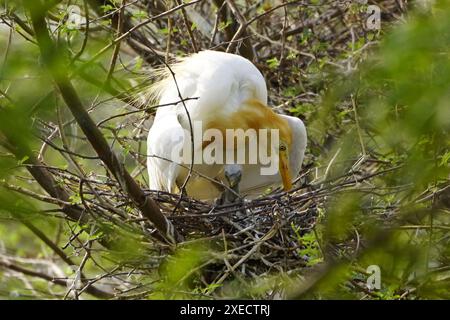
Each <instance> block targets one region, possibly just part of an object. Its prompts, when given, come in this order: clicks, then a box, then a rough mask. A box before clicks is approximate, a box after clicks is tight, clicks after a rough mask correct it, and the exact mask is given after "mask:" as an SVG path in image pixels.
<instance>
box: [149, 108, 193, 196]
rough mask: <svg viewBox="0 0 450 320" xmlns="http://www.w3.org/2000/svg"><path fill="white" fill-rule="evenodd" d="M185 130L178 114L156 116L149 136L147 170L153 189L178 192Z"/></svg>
mask: <svg viewBox="0 0 450 320" xmlns="http://www.w3.org/2000/svg"><path fill="white" fill-rule="evenodd" d="M184 139H185V138H184V131H183V128H182V127H181V125H180V123H179V122H178V121H177V118H176V115H170V114H168V115H166V116H164V117H156V118H155V121H154V123H153V126H152V127H151V129H150V132H149V134H148V138H147V170H148V175H149V186H150V189H152V190H164V191H168V192H176V178H177V176H178V173H179V170H180V166H179V165H178V164H179V163H180V151H181V148H182V147H183V144H184Z"/></svg>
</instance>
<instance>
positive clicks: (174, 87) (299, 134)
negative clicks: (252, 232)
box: [147, 51, 306, 200]
mask: <svg viewBox="0 0 450 320" xmlns="http://www.w3.org/2000/svg"><path fill="white" fill-rule="evenodd" d="M171 69H172V71H173V72H174V73H175V79H176V82H175V81H174V78H173V77H172V76H171V73H170V72H167V73H166V74H165V76H164V79H163V80H161V81H160V82H158V83H157V84H156V85H154V86H153V87H152V88H151V93H152V94H153V95H154V96H156V97H157V98H158V99H159V104H160V105H164V104H170V103H174V102H176V101H179V100H180V94H181V97H183V98H184V99H186V98H198V99H196V100H189V101H185V102H184V103H185V106H186V108H187V110H188V112H189V115H190V117H191V121H192V122H194V121H202V123H203V124H204V125H205V126H206V127H207V128H211V127H212V128H215V127H221V126H222V124H223V126H225V127H226V128H228V127H232V128H240V127H245V128H249V127H255V126H258V127H259V128H265V127H268V128H277V129H278V128H279V129H280V130H282V131H283V132H284V136H285V137H286V139H285V140H289V144H290V145H289V153H288V157H289V171H290V173H291V176H292V177H293V178H295V177H296V176H297V174H298V173H299V171H300V167H301V164H302V161H303V156H304V152H305V148H306V130H305V127H304V125H303V122H302V121H301V120H300V119H298V118H295V117H290V116H286V115H276V114H275V113H273V112H272V111H271V110H270V109H268V107H266V105H267V88H266V83H265V80H264V77H263V76H262V74H261V73H260V72H259V70H258V69H257V68H256V67H255V66H254V65H253V64H252V63H251V62H250V61H249V60H247V59H245V58H243V57H241V56H238V55H234V54H228V53H223V52H216V51H202V52H199V53H197V54H194V55H192V56H189V57H187V58H184V59H182V60H181V61H180V62H178V63H176V64H174V65H173V66H171ZM258 121H259V122H258ZM206 127H205V128H206ZM205 128H203V129H205ZM245 128H244V129H245ZM186 129H188V130H189V121H188V120H187V116H186V112H185V109H184V106H183V103H181V102H180V103H177V104H176V105H171V106H167V107H161V108H159V109H158V110H157V112H156V116H155V118H154V122H153V125H152V127H151V129H150V132H149V135H148V140H147V154H148V161H147V165H148V173H149V184H150V188H151V189H155V190H163V191H169V192H177V191H178V188H179V187H180V186H181V185H182V184H183V182H184V181H185V178H186V176H187V174H188V171H189V170H188V169H187V168H188V167H189V164H190V161H185V163H184V167H182V166H180V165H178V164H177V163H175V162H173V160H174V152H173V148H174V147H175V146H176V145H184V146H187V145H190V140H189V139H186V138H185V134H184V133H185V131H184V130H186ZM222 129H223V128H222ZM255 129H258V128H255ZM186 140H188V141H186ZM203 147H204V146H199V148H198V149H197V150H195V152H202V148H203ZM170 160H172V161H170ZM177 160H179V159H177ZM225 167H226V165H221V164H209V165H207V164H195V165H194V173H193V174H192V176H191V177H190V179H189V183H188V184H187V186H186V190H187V193H188V194H189V195H191V196H192V197H194V198H198V199H203V200H212V199H214V198H216V197H218V196H219V195H220V193H221V192H222V191H223V187H221V186H220V185H218V184H217V183H214V182H212V179H216V180H219V181H221V182H223V183H224V184H226V179H225V177H224V168H225ZM260 167H261V165H260V164H248V165H247V164H243V165H242V166H241V167H240V170H241V174H242V177H241V180H240V183H239V189H240V193H241V194H243V195H249V194H250V195H251V194H253V195H255V194H258V193H260V192H261V191H263V190H264V189H266V188H267V187H269V186H271V185H274V184H278V185H279V184H280V183H281V182H282V179H281V175H280V174H279V173H277V174H275V175H271V176H265V175H261V173H260ZM205 176H206V177H209V178H210V179H207V178H205Z"/></svg>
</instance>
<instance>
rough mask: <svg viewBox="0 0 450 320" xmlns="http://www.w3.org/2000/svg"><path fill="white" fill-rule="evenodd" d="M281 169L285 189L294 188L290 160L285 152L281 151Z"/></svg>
mask: <svg viewBox="0 0 450 320" xmlns="http://www.w3.org/2000/svg"><path fill="white" fill-rule="evenodd" d="M279 170H280V175H281V179H282V181H283V187H284V191H289V190H291V189H292V177H291V171H290V170H289V161H288V158H287V155H286V153H285V152H280V162H279Z"/></svg>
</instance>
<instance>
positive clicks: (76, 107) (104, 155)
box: [24, 0, 182, 243]
mask: <svg viewBox="0 0 450 320" xmlns="http://www.w3.org/2000/svg"><path fill="white" fill-rule="evenodd" d="M24 4H25V6H26V8H27V9H28V11H29V12H30V16H31V22H32V25H33V29H34V31H35V33H36V38H37V41H38V44H39V48H40V51H41V54H42V58H43V60H44V62H45V64H46V66H47V67H48V69H49V71H50V73H51V75H52V77H53V79H54V81H55V83H56V86H57V87H58V88H59V90H60V92H61V95H62V97H63V99H64V101H65V103H66V105H67V106H68V107H69V109H70V111H71V112H72V114H73V116H74V117H75V119H76V121H77V123H78V125H79V126H80V127H81V129H82V131H83V132H84V134H85V135H86V137H87V139H88V140H89V142H90V144H91V145H92V146H93V148H94V149H95V151H96V153H97V154H98V156H99V157H100V159H101V160H102V161H103V163H104V164H105V165H106V166H107V167H108V169H109V170H110V171H111V172H112V174H113V175H114V177H115V178H116V180H117V181H119V183H120V185H121V187H122V189H123V190H124V191H125V192H126V193H127V194H128V196H129V197H130V198H131V199H132V200H133V202H134V203H135V205H136V206H137V207H138V208H139V209H140V211H141V213H142V215H143V216H144V217H146V218H148V219H149V221H150V222H152V223H153V224H154V225H155V227H156V229H157V230H158V231H159V232H160V233H161V235H162V236H163V237H164V238H165V240H166V241H167V242H169V243H176V242H179V241H181V240H182V239H181V237H180V236H179V234H178V233H177V232H176V230H175V229H174V228H173V225H172V223H171V222H170V221H169V220H167V218H166V217H165V216H164V215H163V214H162V213H161V212H160V210H159V208H158V206H157V204H156V203H155V202H154V201H153V200H152V199H151V198H150V197H148V196H146V195H145V193H144V192H143V191H142V189H141V188H140V186H139V185H138V184H137V182H136V181H135V180H134V179H133V178H132V177H131V176H130V174H129V173H128V172H127V171H126V169H125V168H124V165H123V164H122V163H120V161H119V159H118V158H117V156H116V155H115V154H114V152H113V151H112V150H111V148H110V147H109V145H108V143H107V141H106V139H105V138H104V136H103V134H102V132H101V131H100V130H99V129H98V128H97V127H96V126H95V123H94V122H93V120H92V119H91V117H90V116H89V114H88V113H87V112H86V110H85V109H84V107H83V104H82V102H81V100H80V97H79V96H78V94H77V92H76V91H75V88H74V87H73V86H72V83H71V82H70V80H69V78H68V75H67V73H66V72H65V66H64V65H63V64H62V63H61V61H60V58H59V57H61V56H63V55H58V53H59V51H58V49H57V47H56V46H55V44H54V43H53V40H52V39H51V38H50V35H49V33H48V30H47V24H46V21H45V13H46V11H45V9H44V8H43V6H42V4H41V3H37V2H35V1H32V0H26V1H24Z"/></svg>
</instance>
